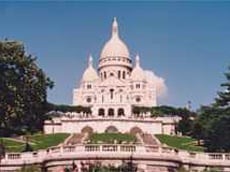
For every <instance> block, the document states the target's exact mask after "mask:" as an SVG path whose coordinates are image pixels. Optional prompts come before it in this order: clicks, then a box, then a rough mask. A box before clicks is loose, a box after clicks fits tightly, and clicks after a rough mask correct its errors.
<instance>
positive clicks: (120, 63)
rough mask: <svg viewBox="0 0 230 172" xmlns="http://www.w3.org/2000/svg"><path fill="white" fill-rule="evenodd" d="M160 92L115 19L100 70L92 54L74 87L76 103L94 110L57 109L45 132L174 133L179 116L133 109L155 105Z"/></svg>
mask: <svg viewBox="0 0 230 172" xmlns="http://www.w3.org/2000/svg"><path fill="white" fill-rule="evenodd" d="M157 91H158V90H157V84H156V83H155V82H153V80H151V79H150V78H149V77H148V76H147V73H146V71H145V70H143V69H142V68H141V66H140V59H139V56H138V55H137V56H136V58H135V62H134V65H133V64H132V60H131V57H130V53H129V49H128V48H127V46H126V44H125V43H124V42H123V41H122V40H121V39H120V37H119V33H118V23H117V21H116V19H114V21H113V25H112V35H111V38H110V40H109V41H108V42H107V43H106V44H105V45H104V47H103V49H102V51H101V54H100V59H99V65H98V67H97V70H96V69H94V67H93V58H92V56H90V57H89V59H88V66H87V68H86V69H85V71H84V73H83V76H82V79H81V83H80V87H79V88H76V89H74V90H73V105H80V106H82V107H90V109H91V113H90V114H86V113H83V112H82V113H75V112H67V113H62V112H58V113H59V114H61V115H60V116H59V117H55V116H54V117H53V118H52V119H51V120H46V121H45V124H44V132H45V133H60V132H65V133H84V131H86V130H87V131H89V130H90V131H92V132H98V133H103V132H108V131H116V132H121V133H127V132H128V133H133V132H134V133H135V132H137V131H138V132H142V133H151V134H162V133H164V134H175V124H176V123H177V122H178V120H179V119H178V118H177V117H150V113H146V114H140V116H137V115H134V113H133V112H132V108H133V107H137V106H139V107H153V106H156V105H157ZM55 113H56V112H55Z"/></svg>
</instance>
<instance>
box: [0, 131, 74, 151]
mask: <svg viewBox="0 0 230 172" xmlns="http://www.w3.org/2000/svg"><path fill="white" fill-rule="evenodd" d="M68 136H69V134H66V133H56V134H35V135H30V136H28V143H29V146H30V147H31V148H32V150H39V149H46V148H48V147H51V146H56V145H58V144H60V143H62V142H64V140H65V139H66V138H67V137H68ZM2 140H3V145H4V146H5V148H6V151H7V152H22V151H24V150H25V143H23V142H19V141H16V140H15V141H13V140H10V139H9V138H2ZM27 151H28V149H27Z"/></svg>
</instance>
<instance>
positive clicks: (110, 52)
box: [100, 17, 130, 58]
mask: <svg viewBox="0 0 230 172" xmlns="http://www.w3.org/2000/svg"><path fill="white" fill-rule="evenodd" d="M107 57H109V58H110V57H125V58H130V57H129V50H128V47H127V46H126V44H125V43H124V42H123V41H122V40H121V39H120V37H119V35H118V22H117V19H116V17H114V19H113V23H112V35H111V38H110V39H109V40H108V41H107V42H106V43H105V45H104V47H103V49H102V51H101V55H100V58H107Z"/></svg>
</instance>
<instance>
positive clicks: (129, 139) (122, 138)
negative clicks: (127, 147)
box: [89, 133, 136, 144]
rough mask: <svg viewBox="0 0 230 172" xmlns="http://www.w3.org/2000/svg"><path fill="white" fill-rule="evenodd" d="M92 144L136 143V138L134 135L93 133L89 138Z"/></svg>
mask: <svg viewBox="0 0 230 172" xmlns="http://www.w3.org/2000/svg"><path fill="white" fill-rule="evenodd" d="M89 140H90V143H109V144H110V143H111V144H112V143H114V142H115V140H116V142H117V143H124V142H125V143H134V142H136V137H135V136H134V135H132V134H122V133H93V134H91V135H90V136H89Z"/></svg>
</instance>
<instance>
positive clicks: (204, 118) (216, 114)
mask: <svg viewBox="0 0 230 172" xmlns="http://www.w3.org/2000/svg"><path fill="white" fill-rule="evenodd" d="M225 77H226V81H225V82H224V83H222V84H221V87H222V88H223V90H222V91H219V92H217V98H216V99H215V102H214V103H213V104H211V105H210V106H202V107H201V108H200V109H199V111H198V114H199V115H198V119H197V120H196V123H197V125H198V126H197V125H196V128H195V127H194V128H193V133H196V134H193V135H194V136H196V137H199V138H201V139H203V140H204V144H205V146H206V148H207V150H208V151H220V152H225V151H230V67H229V68H228V72H226V73H225ZM196 130H197V131H199V132H200V133H199V132H197V131H196Z"/></svg>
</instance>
